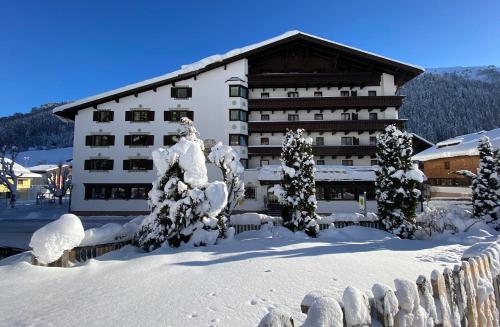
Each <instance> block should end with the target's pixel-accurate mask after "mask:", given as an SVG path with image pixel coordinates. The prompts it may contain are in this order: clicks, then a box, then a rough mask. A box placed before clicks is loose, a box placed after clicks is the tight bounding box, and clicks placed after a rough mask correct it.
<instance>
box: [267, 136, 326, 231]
mask: <svg viewBox="0 0 500 327" xmlns="http://www.w3.org/2000/svg"><path fill="white" fill-rule="evenodd" d="M280 160H281V168H282V171H283V186H282V187H281V186H275V194H277V195H278V198H279V200H280V203H281V204H282V206H283V208H282V212H283V225H284V226H285V227H287V228H289V229H290V230H291V231H305V232H306V234H307V235H309V236H312V237H315V236H316V235H317V233H318V230H319V226H318V225H317V223H316V207H317V205H316V186H315V182H314V171H315V165H314V157H313V153H312V140H311V138H305V137H304V130H302V129H298V130H297V131H293V130H289V131H287V133H286V135H285V138H284V140H283V148H282V150H281V159H280Z"/></svg>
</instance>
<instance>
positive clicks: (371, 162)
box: [370, 159, 378, 166]
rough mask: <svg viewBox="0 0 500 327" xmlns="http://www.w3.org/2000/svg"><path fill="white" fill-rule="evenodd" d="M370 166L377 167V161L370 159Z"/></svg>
mask: <svg viewBox="0 0 500 327" xmlns="http://www.w3.org/2000/svg"><path fill="white" fill-rule="evenodd" d="M370 165H372V166H377V165H378V161H377V159H372V160H370Z"/></svg>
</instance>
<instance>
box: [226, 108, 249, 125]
mask: <svg viewBox="0 0 500 327" xmlns="http://www.w3.org/2000/svg"><path fill="white" fill-rule="evenodd" d="M229 120H230V121H244V122H246V121H248V119H247V112H246V111H245V110H241V109H229Z"/></svg>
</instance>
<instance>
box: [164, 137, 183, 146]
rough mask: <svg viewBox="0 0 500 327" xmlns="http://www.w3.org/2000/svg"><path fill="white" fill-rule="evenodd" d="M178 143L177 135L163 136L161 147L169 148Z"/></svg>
mask: <svg viewBox="0 0 500 327" xmlns="http://www.w3.org/2000/svg"><path fill="white" fill-rule="evenodd" d="M177 141H179V135H164V136H163V145H165V146H170V145H174V144H175V143H177Z"/></svg>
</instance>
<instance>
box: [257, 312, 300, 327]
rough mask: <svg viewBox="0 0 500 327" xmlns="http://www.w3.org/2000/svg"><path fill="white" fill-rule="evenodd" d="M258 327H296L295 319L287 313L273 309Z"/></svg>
mask: <svg viewBox="0 0 500 327" xmlns="http://www.w3.org/2000/svg"><path fill="white" fill-rule="evenodd" d="M258 327H294V324H293V318H292V317H291V316H290V314H288V313H286V312H283V311H280V310H277V309H273V310H271V311H270V312H268V313H267V314H266V315H265V316H264V318H262V320H261V321H260V323H259V326H258Z"/></svg>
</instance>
